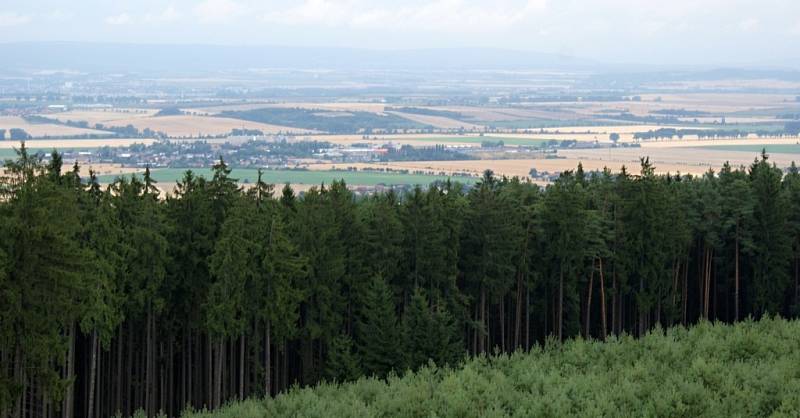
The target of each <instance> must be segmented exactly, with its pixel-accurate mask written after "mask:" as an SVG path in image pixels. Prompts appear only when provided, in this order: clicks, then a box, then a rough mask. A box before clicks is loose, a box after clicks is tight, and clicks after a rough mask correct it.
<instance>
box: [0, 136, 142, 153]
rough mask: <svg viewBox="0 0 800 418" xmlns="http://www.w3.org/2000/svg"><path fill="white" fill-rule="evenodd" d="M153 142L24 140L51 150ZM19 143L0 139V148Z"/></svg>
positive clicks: (33, 146)
mask: <svg viewBox="0 0 800 418" xmlns="http://www.w3.org/2000/svg"><path fill="white" fill-rule="evenodd" d="M154 142H155V140H154V139H149V138H108V139H68V138H53V139H30V140H27V141H25V146H26V147H27V148H29V149H47V150H48V151H52V150H53V148H56V149H60V150H64V149H82V148H97V147H103V146H108V147H127V146H130V145H133V144H145V145H151V144H153V143H154ZM19 145H20V143H19V142H17V141H0V149H7V150H11V149H13V148H19Z"/></svg>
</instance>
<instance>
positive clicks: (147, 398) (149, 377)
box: [144, 303, 153, 417]
mask: <svg viewBox="0 0 800 418" xmlns="http://www.w3.org/2000/svg"><path fill="white" fill-rule="evenodd" d="M152 316H153V306H152V303H148V304H147V327H146V341H145V361H144V369H145V370H144V381H145V383H144V411H145V414H146V415H147V416H148V417H150V416H152V415H153V410H152V409H151V408H150V403H151V395H150V394H151V392H152V390H151V388H152V386H153V374H152V370H151V367H150V362H151V361H152V351H151V347H150V346H151V344H152V342H153V329H152V328H151V326H150V325H151V321H152Z"/></svg>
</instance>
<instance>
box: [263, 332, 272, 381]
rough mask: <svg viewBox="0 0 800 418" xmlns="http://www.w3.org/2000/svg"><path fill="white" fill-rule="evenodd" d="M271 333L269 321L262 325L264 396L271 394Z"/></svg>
mask: <svg viewBox="0 0 800 418" xmlns="http://www.w3.org/2000/svg"><path fill="white" fill-rule="evenodd" d="M271 333H272V329H271V324H270V321H269V320H267V321H266V326H265V327H264V357H265V358H264V396H265V397H270V396H271V395H272V376H271V375H270V374H271V372H272V348H271V347H270V334H271Z"/></svg>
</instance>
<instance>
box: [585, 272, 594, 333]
mask: <svg viewBox="0 0 800 418" xmlns="http://www.w3.org/2000/svg"><path fill="white" fill-rule="evenodd" d="M593 286H594V258H592V269H591V271H590V272H589V288H588V290H587V291H586V325H585V328H584V333H583V336H584V338H586V339H587V340H588V339H589V325H590V322H589V319H590V318H591V316H592V287H593Z"/></svg>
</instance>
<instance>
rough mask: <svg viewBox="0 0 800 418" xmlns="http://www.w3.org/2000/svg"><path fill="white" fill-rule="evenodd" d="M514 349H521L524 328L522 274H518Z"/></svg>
mask: <svg viewBox="0 0 800 418" xmlns="http://www.w3.org/2000/svg"><path fill="white" fill-rule="evenodd" d="M514 308H515V315H514V349H517V347H519V343H520V332H521V328H522V272H521V271H520V272H518V273H517V301H516V304H515V305H514Z"/></svg>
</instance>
